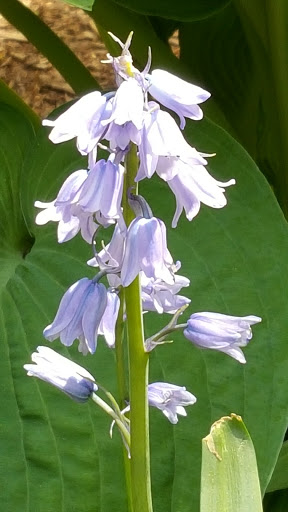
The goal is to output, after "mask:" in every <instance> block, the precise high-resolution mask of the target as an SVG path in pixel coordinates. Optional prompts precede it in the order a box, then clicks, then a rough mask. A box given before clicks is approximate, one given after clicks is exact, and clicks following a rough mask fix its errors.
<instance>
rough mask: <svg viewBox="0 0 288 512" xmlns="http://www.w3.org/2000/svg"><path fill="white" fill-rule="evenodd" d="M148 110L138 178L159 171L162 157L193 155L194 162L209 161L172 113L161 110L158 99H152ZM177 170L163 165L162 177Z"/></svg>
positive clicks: (141, 144) (142, 136) (203, 162)
mask: <svg viewBox="0 0 288 512" xmlns="http://www.w3.org/2000/svg"><path fill="white" fill-rule="evenodd" d="M149 109H150V110H149V111H148V112H145V115H144V121H143V128H142V131H141V143H140V144H139V158H140V167H139V170H138V173H137V176H136V181H140V180H141V179H143V178H145V177H147V178H151V176H152V175H153V173H154V172H155V170H156V172H158V161H159V158H160V157H171V156H173V157H179V155H181V157H182V158H184V157H186V158H190V161H191V163H192V164H206V163H207V161H206V160H205V159H204V158H203V156H202V155H201V154H200V153H199V152H198V151H197V150H196V149H195V148H192V147H191V146H190V145H189V144H188V142H186V140H185V139H184V137H183V135H182V133H181V131H180V129H179V128H178V126H177V123H176V122H175V121H174V119H173V117H172V116H171V115H170V114H168V112H164V111H162V110H160V108H159V105H158V104H157V103H155V102H149ZM175 174H177V168H172V167H171V165H170V166H169V165H168V166H167V172H166V173H165V170H164V169H163V165H162V175H161V178H162V179H166V180H167V179H172V178H173V177H174V176H175Z"/></svg>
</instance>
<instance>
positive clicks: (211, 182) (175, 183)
mask: <svg viewBox="0 0 288 512" xmlns="http://www.w3.org/2000/svg"><path fill="white" fill-rule="evenodd" d="M165 163H166V166H167V165H169V163H168V162H165ZM170 164H171V165H172V166H174V165H175V162H173V161H171V160H170ZM177 170H178V173H177V174H176V175H175V176H174V177H173V178H172V179H171V180H168V181H167V183H168V185H169V187H170V188H171V190H172V192H173V193H174V195H175V198H176V211H175V215H174V218H173V221H172V227H173V228H175V227H176V226H177V223H178V220H179V217H180V215H181V213H182V211H183V208H184V210H185V212H186V217H187V219H188V220H192V219H194V217H195V216H196V215H197V213H198V212H199V210H200V205H201V203H203V204H206V205H207V206H210V207H211V208H223V207H224V206H225V205H226V204H227V199H226V197H225V188H224V187H229V186H230V185H234V184H235V180H234V179H231V180H229V181H227V182H226V183H222V182H221V181H217V180H215V179H214V178H212V176H211V175H210V174H209V173H208V171H207V170H206V169H205V167H204V166H202V165H189V164H188V163H187V162H183V161H181V160H180V161H178V162H177ZM159 172H160V171H159Z"/></svg>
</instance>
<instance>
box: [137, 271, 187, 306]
mask: <svg viewBox="0 0 288 512" xmlns="http://www.w3.org/2000/svg"><path fill="white" fill-rule="evenodd" d="M140 275H141V298H142V307H143V310H144V311H157V313H160V314H161V313H169V314H174V313H176V311H177V310H178V309H180V308H181V307H182V306H184V305H185V304H189V303H190V302H191V301H190V299H188V297H184V296H183V295H177V293H178V292H179V291H180V290H181V288H183V287H186V286H189V284H190V281H189V279H187V278H186V277H184V276H179V275H177V274H176V275H175V274H174V283H173V284H167V283H165V282H164V281H162V280H161V279H153V278H147V277H146V276H145V274H144V273H143V272H141V273H140Z"/></svg>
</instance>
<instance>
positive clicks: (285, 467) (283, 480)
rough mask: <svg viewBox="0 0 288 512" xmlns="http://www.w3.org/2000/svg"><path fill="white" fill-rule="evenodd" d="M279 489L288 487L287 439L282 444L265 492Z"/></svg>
mask: <svg viewBox="0 0 288 512" xmlns="http://www.w3.org/2000/svg"><path fill="white" fill-rule="evenodd" d="M279 489H288V441H285V442H284V443H283V445H282V448H281V451H280V453H279V457H278V460H277V464H276V466H275V468H274V471H273V474H272V478H271V480H270V482H269V485H268V487H267V489H266V492H272V491H278V490H279Z"/></svg>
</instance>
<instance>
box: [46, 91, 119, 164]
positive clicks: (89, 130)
mask: <svg viewBox="0 0 288 512" xmlns="http://www.w3.org/2000/svg"><path fill="white" fill-rule="evenodd" d="M106 100H107V98H106V97H105V96H102V95H101V93H100V92H99V91H94V92H91V93H89V94H86V95H85V96H83V97H82V98H80V100H78V101H76V103H74V104H73V105H72V107H70V108H68V110H66V112H64V113H63V114H61V115H60V116H59V117H57V119H55V121H51V120H49V119H45V120H44V121H43V123H42V124H43V125H44V126H53V127H54V128H53V130H52V131H51V132H50V135H49V139H50V140H51V141H52V142H54V144H58V143H60V142H64V141H66V140H70V139H73V138H74V137H77V147H78V149H79V151H80V153H82V154H87V153H89V152H90V151H92V149H93V148H94V147H95V146H96V144H97V142H99V140H100V138H101V136H102V134H103V132H104V130H105V128H104V127H103V125H102V123H101V122H102V120H103V119H104V120H105V119H106V118H107V116H108V115H109V111H108V112H106Z"/></svg>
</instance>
